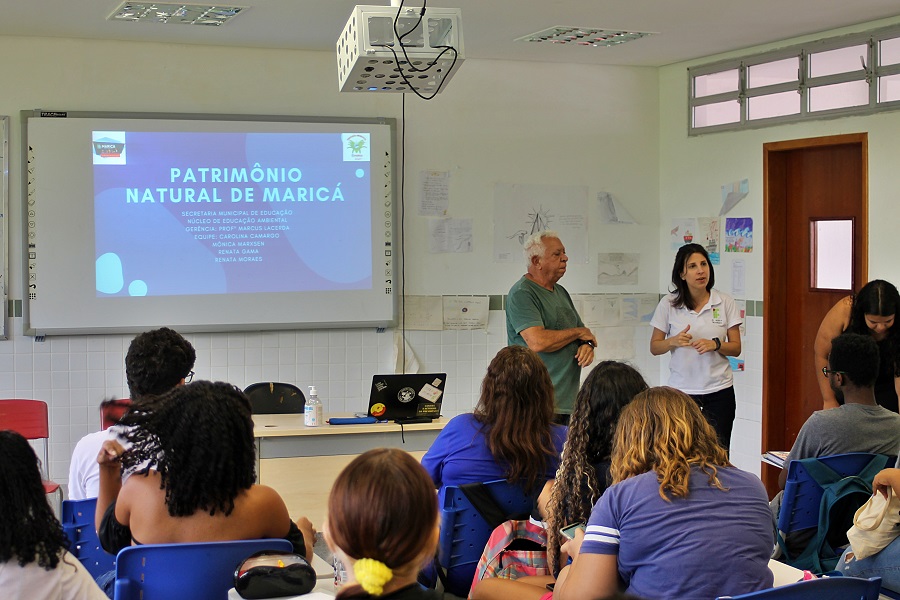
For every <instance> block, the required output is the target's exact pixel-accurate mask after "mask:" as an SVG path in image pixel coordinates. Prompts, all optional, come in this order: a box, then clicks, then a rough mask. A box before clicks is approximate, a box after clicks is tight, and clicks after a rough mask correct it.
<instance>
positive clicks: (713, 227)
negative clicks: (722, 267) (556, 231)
mask: <svg viewBox="0 0 900 600" xmlns="http://www.w3.org/2000/svg"><path fill="white" fill-rule="evenodd" d="M697 234H698V235H697V243H698V244H700V245H701V246H703V247H704V248H706V251H707V252H708V253H709V261H710V262H711V263H712V264H714V265H717V264H719V262H720V260H719V252H721V250H720V244H721V243H722V242H721V237H720V235H719V218H718V217H712V218H708V217H700V218H698V219H697Z"/></svg>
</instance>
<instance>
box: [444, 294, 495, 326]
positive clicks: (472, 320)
mask: <svg viewBox="0 0 900 600" xmlns="http://www.w3.org/2000/svg"><path fill="white" fill-rule="evenodd" d="M489 301H490V298H489V297H488V296H444V298H443V302H444V329H487V325H488V308H489V304H490V302H489Z"/></svg>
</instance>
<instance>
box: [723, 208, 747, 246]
mask: <svg viewBox="0 0 900 600" xmlns="http://www.w3.org/2000/svg"><path fill="white" fill-rule="evenodd" d="M725 252H753V219H751V218H750V217H734V218H732V217H727V218H726V219H725Z"/></svg>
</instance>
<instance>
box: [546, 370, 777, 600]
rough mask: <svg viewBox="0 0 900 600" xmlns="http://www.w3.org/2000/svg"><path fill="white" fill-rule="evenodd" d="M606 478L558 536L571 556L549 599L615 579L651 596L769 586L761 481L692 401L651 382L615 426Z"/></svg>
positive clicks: (685, 596) (589, 596)
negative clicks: (579, 518)
mask: <svg viewBox="0 0 900 600" xmlns="http://www.w3.org/2000/svg"><path fill="white" fill-rule="evenodd" d="M611 475H612V480H613V485H612V487H610V488H609V489H608V490H606V492H604V494H603V495H602V496H601V497H600V500H599V501H598V502H597V504H596V506H594V509H593V511H592V512H591V517H590V520H589V521H588V525H587V531H586V532H580V531H579V532H577V533H576V534H575V539H573V540H571V541H569V542H567V543H566V544H564V545H563V548H562V550H563V552H566V553H567V554H568V555H569V556H571V557H572V559H573V562H572V564H571V565H569V566H566V567H564V568H563V569H562V571H561V572H560V574H559V578H558V581H557V584H556V591H555V592H554V597H555V600H575V599H577V600H596V599H598V598H604V597H606V596H610V595H612V594H613V593H615V592H616V591H617V589H618V588H619V586H620V583H621V584H623V587H625V588H626V589H625V591H626V592H628V593H631V594H635V595H637V596H641V597H645V598H654V599H655V600H676V599H677V600H695V599H696V600H700V599H709V598H716V597H718V596H729V595H738V594H744V593H748V592H753V591H757V590H762V589H766V588H769V587H771V586H772V572H771V571H770V570H769V568H768V561H769V556H770V554H771V553H772V546H773V544H774V541H775V538H774V532H773V530H772V516H771V514H770V513H769V505H768V502H767V496H766V490H765V488H763V485H762V482H760V481H759V479H758V478H757V477H756V476H755V475H752V474H750V473H745V472H744V471H741V470H739V469H737V468H735V467H734V466H732V465H731V464H730V463H729V462H728V456H727V454H726V453H725V450H724V448H722V447H721V446H720V445H719V444H718V442H717V439H716V432H715V430H714V429H713V428H712V426H710V425H709V423H708V422H707V421H706V419H705V418H704V417H703V414H702V413H701V412H700V409H699V407H698V406H697V404H696V403H695V402H694V401H693V400H692V399H691V398H690V397H689V396H687V395H686V394H684V393H683V392H680V391H678V390H676V389H674V388H669V387H657V388H651V389H649V390H646V391H644V392H641V393H640V394H638V395H637V396H636V397H635V399H634V400H633V401H632V402H631V403H630V404H629V405H628V406H626V407H625V408H624V409H623V411H622V415H621V417H620V418H619V424H618V426H617V427H616V435H615V442H614V445H613V453H612V468H611Z"/></svg>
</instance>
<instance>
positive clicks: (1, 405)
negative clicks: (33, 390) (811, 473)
mask: <svg viewBox="0 0 900 600" xmlns="http://www.w3.org/2000/svg"><path fill="white" fill-rule="evenodd" d="M0 429H12V430H13V431H15V432H18V433H20V434H21V435H22V437H24V438H26V439H29V440H36V439H41V438H48V437H50V425H49V421H48V418H47V403H46V402H44V401H43V400H0Z"/></svg>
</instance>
